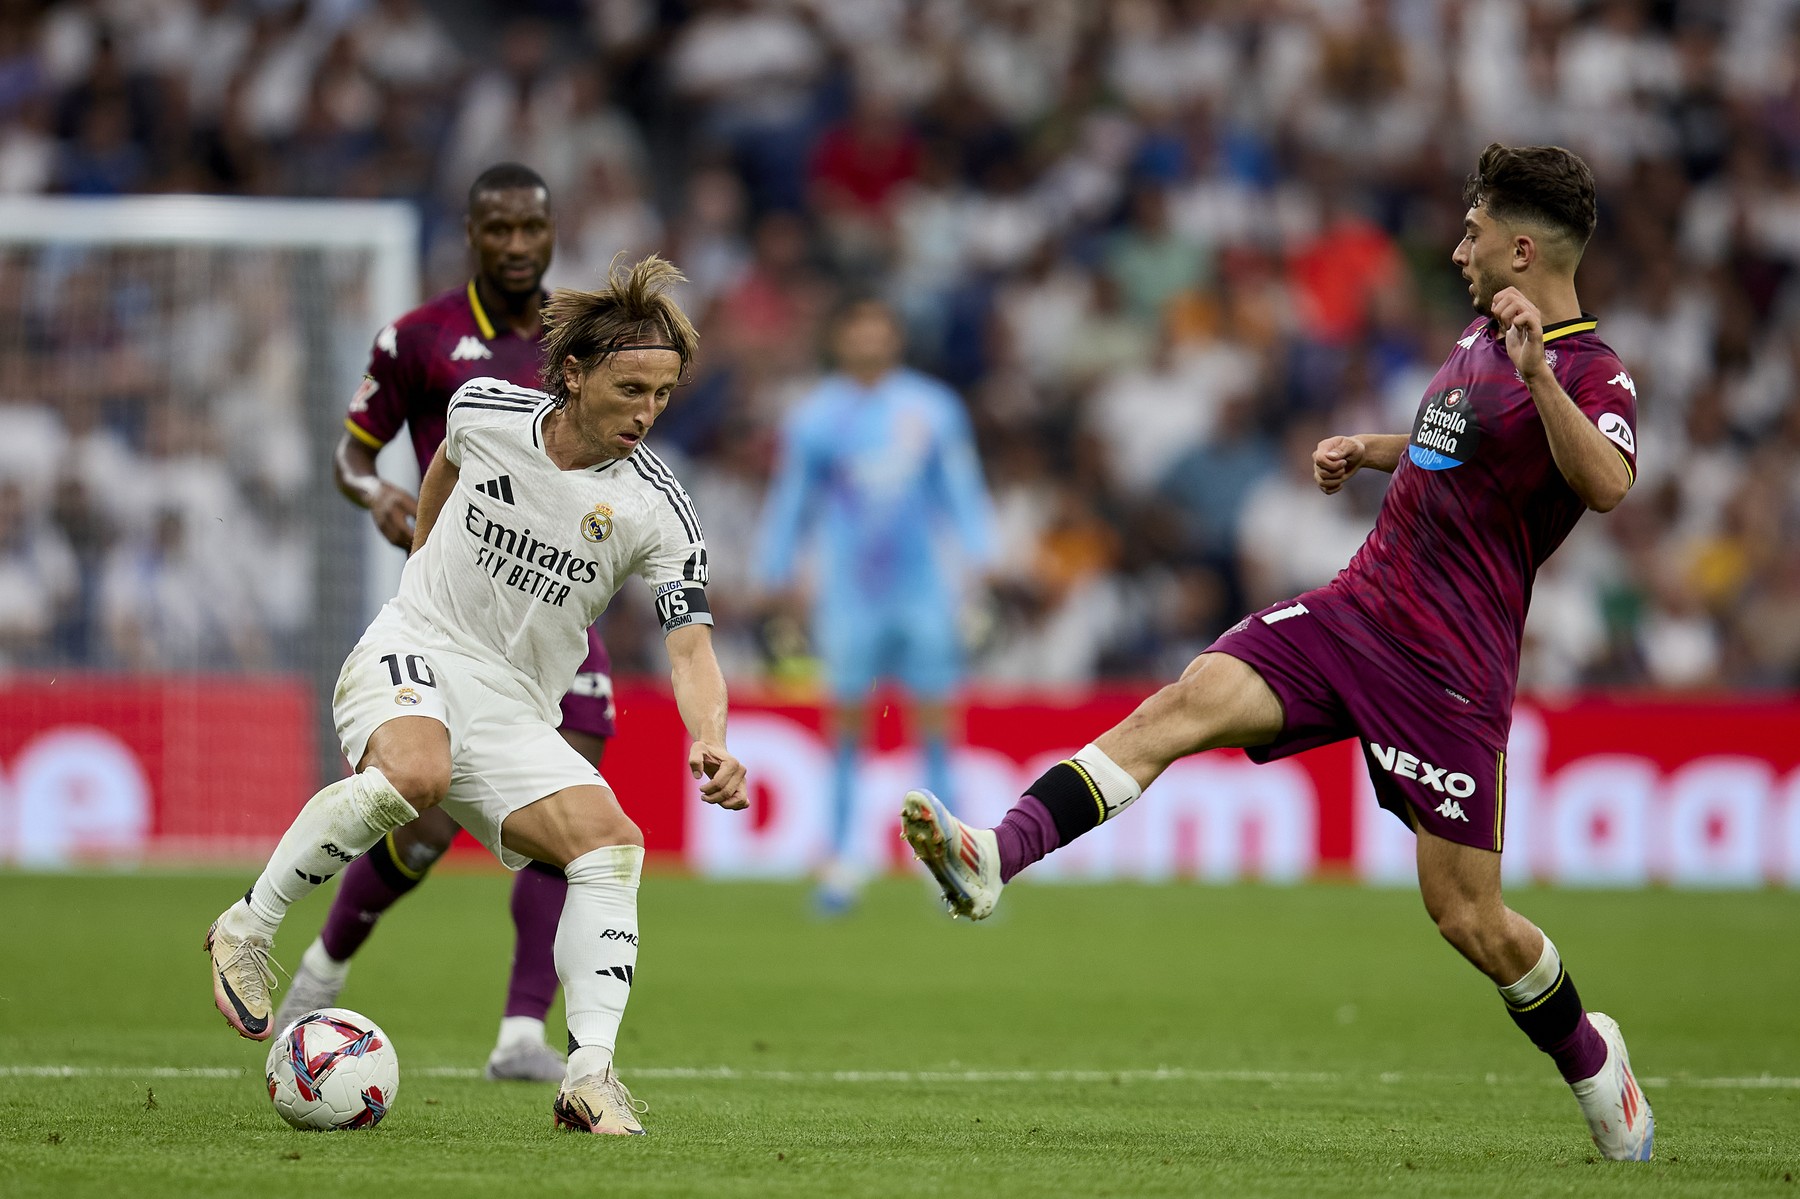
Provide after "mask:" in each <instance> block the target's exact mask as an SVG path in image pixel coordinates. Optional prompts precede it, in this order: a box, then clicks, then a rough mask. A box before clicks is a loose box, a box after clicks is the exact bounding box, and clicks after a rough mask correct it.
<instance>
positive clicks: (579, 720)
mask: <svg viewBox="0 0 1800 1199" xmlns="http://www.w3.org/2000/svg"><path fill="white" fill-rule="evenodd" d="M587 639H588V652H587V657H585V658H583V659H582V660H581V669H580V670H578V671H576V672H575V681H574V682H573V683H572V684H570V686H569V693H568V694H567V695H565V696H563V697H562V717H563V718H562V727H563V728H565V729H569V730H570V731H572V732H577V733H587V734H588V735H589V736H593V737H610V736H612V735H613V731H614V730H613V690H612V656H611V655H609V654H608V653H607V652H606V642H604V641H602V640H600V630H599V629H589V630H588V633H587Z"/></svg>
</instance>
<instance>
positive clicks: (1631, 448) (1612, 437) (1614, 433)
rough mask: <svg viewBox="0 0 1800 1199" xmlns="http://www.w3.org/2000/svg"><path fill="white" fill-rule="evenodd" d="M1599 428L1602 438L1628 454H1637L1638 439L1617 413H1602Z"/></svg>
mask: <svg viewBox="0 0 1800 1199" xmlns="http://www.w3.org/2000/svg"><path fill="white" fill-rule="evenodd" d="M1599 428H1600V433H1601V436H1603V437H1605V438H1606V439H1607V440H1608V441H1610V442H1612V443H1613V444H1614V445H1616V446H1618V447H1619V448H1620V449H1622V450H1624V451H1625V452H1626V453H1627V454H1635V453H1637V439H1636V438H1635V437H1633V436H1632V435H1631V426H1630V424H1628V423H1627V422H1626V420H1625V418H1624V417H1622V416H1620V415H1619V414H1618V413H1617V412H1605V413H1602V414H1601V416H1600V420H1599Z"/></svg>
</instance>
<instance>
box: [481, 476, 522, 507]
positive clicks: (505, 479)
mask: <svg viewBox="0 0 1800 1199" xmlns="http://www.w3.org/2000/svg"><path fill="white" fill-rule="evenodd" d="M475 490H476V491H479V492H480V493H481V494H482V495H489V496H493V497H494V498H495V499H497V500H501V501H503V502H505V503H508V504H510V503H512V502H513V493H512V476H511V475H501V476H500V477H499V478H498V479H489V480H488V481H487V482H485V483H477V484H476V485H475Z"/></svg>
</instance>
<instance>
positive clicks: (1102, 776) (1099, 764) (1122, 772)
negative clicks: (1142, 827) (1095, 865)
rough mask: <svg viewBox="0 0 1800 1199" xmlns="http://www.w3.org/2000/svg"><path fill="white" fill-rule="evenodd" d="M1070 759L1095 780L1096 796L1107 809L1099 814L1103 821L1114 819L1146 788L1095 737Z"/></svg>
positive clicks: (1134, 801)
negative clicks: (1096, 742)
mask: <svg viewBox="0 0 1800 1199" xmlns="http://www.w3.org/2000/svg"><path fill="white" fill-rule="evenodd" d="M1069 760H1070V761H1071V762H1073V763H1074V764H1075V765H1076V766H1077V767H1079V768H1080V769H1081V770H1083V771H1085V772H1086V773H1087V777H1088V780H1089V781H1090V782H1091V783H1092V784H1093V787H1094V790H1095V792H1096V795H1095V798H1096V799H1097V800H1098V801H1099V803H1100V805H1101V807H1102V809H1103V812H1104V814H1103V815H1102V816H1101V817H1100V819H1101V820H1102V821H1107V820H1111V819H1112V818H1113V817H1115V816H1117V815H1118V814H1119V813H1120V812H1123V811H1124V810H1125V809H1126V808H1129V807H1130V806H1131V805H1132V804H1134V803H1136V802H1137V797H1138V796H1140V795H1142V794H1143V793H1144V789H1143V788H1142V787H1140V786H1138V785H1137V780H1136V779H1134V778H1132V777H1131V774H1130V772H1128V771H1127V770H1126V769H1125V768H1124V767H1123V766H1121V765H1119V764H1118V763H1117V762H1115V761H1113V760H1112V759H1111V758H1110V757H1108V756H1107V754H1106V751H1105V750H1103V749H1101V748H1100V747H1099V746H1098V745H1095V744H1094V743H1093V742H1092V741H1090V742H1088V743H1087V744H1086V745H1084V746H1082V747H1081V749H1080V751H1079V752H1078V753H1076V754H1075V756H1074V757H1072V758H1070V759H1069Z"/></svg>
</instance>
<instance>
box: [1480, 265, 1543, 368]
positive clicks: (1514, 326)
mask: <svg viewBox="0 0 1800 1199" xmlns="http://www.w3.org/2000/svg"><path fill="white" fill-rule="evenodd" d="M1489 311H1491V312H1492V313H1493V316H1494V319H1495V320H1497V321H1499V322H1500V327H1501V328H1502V329H1505V330H1506V355H1507V357H1509V358H1511V359H1512V361H1513V365H1514V366H1515V367H1517V368H1518V370H1519V377H1520V378H1521V379H1524V380H1525V381H1526V382H1527V383H1529V382H1531V380H1532V379H1534V378H1536V377H1537V376H1538V375H1539V374H1541V373H1543V372H1544V371H1547V370H1549V369H1550V366H1549V364H1548V363H1547V362H1546V361H1545V360H1544V314H1543V313H1542V312H1539V311H1538V306H1537V305H1536V304H1533V303H1532V302H1531V301H1530V300H1527V299H1526V298H1525V296H1524V295H1523V294H1522V293H1521V292H1520V291H1519V289H1518V288H1516V287H1508V288H1506V289H1504V290H1502V291H1499V292H1496V293H1495V294H1494V303H1493V307H1492V308H1491V309H1490V310H1489Z"/></svg>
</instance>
